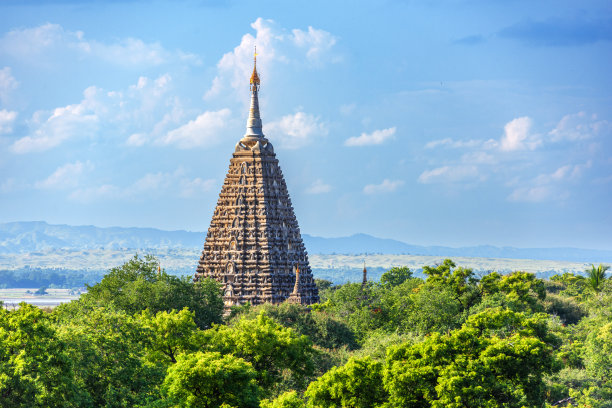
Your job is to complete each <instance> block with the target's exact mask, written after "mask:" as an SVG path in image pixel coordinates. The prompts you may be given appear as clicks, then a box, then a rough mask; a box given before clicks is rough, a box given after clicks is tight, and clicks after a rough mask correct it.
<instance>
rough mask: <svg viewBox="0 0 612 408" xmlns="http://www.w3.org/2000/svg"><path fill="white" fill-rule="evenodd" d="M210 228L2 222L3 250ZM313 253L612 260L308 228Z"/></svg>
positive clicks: (162, 237)
mask: <svg viewBox="0 0 612 408" xmlns="http://www.w3.org/2000/svg"><path fill="white" fill-rule="evenodd" d="M205 237H206V233H204V232H190V231H180V230H179V231H163V230H159V229H155V228H122V227H110V228H100V227H94V226H70V225H50V224H47V223H46V222H43V221H28V222H10V223H3V224H0V254H3V253H4V254H8V253H26V252H41V251H49V250H53V249H74V250H91V249H162V248H163V249H173V248H175V249H180V248H201V247H202V246H203V245H204V239H205ZM302 238H303V239H304V244H305V245H306V249H307V250H308V252H309V253H311V254H333V253H335V254H362V253H382V254H411V255H432V256H445V257H446V256H447V257H454V256H462V257H480V258H511V259H550V260H560V261H572V262H587V263H600V262H602V263H611V262H612V250H595V249H579V248H514V247H495V246H490V245H479V246H471V247H462V248H450V247H443V246H419V245H410V244H407V243H404V242H401V241H396V240H393V239H383V238H376V237H373V236H371V235H366V234H355V235H351V236H350V237H341V238H322V237H315V236H311V235H308V234H302Z"/></svg>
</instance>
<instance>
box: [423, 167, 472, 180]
mask: <svg viewBox="0 0 612 408" xmlns="http://www.w3.org/2000/svg"><path fill="white" fill-rule="evenodd" d="M466 180H469V181H475V180H483V176H481V175H480V174H479V172H478V167H476V166H470V165H458V166H442V167H437V168H435V169H432V170H425V171H424V172H423V173H421V175H420V176H419V178H418V181H419V183H423V184H433V183H456V182H460V181H466Z"/></svg>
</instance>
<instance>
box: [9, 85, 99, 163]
mask: <svg viewBox="0 0 612 408" xmlns="http://www.w3.org/2000/svg"><path fill="white" fill-rule="evenodd" d="M95 93H96V89H95V88H93V87H90V88H87V89H86V90H85V92H84V95H85V98H84V99H83V101H81V103H79V104H74V105H68V106H64V107H61V108H55V109H54V110H53V113H51V115H49V117H48V118H46V119H45V120H43V121H42V122H41V121H40V117H41V116H43V112H37V113H35V114H34V118H33V121H32V122H31V125H32V126H33V127H34V131H33V132H32V133H31V134H30V135H28V136H25V137H22V138H21V139H18V140H16V141H15V142H14V143H13V145H12V146H11V148H12V150H13V152H15V153H30V152H41V151H44V150H48V149H51V148H53V147H56V146H58V145H60V144H61V143H63V142H64V141H66V140H68V139H70V138H74V137H88V136H92V135H93V134H94V133H95V131H96V130H97V128H98V122H99V116H98V114H97V113H96V112H95V109H94V106H93V105H94V104H92V103H91V102H92V97H93V96H94V95H95Z"/></svg>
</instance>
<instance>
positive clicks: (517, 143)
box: [500, 116, 541, 152]
mask: <svg viewBox="0 0 612 408" xmlns="http://www.w3.org/2000/svg"><path fill="white" fill-rule="evenodd" d="M530 129H531V119H530V118H529V117H527V116H523V117H520V118H516V119H512V120H511V121H510V122H508V123H506V126H504V136H502V138H501V141H500V149H501V150H502V151H507V152H509V151H515V150H525V149H529V150H533V149H535V148H536V147H538V146H539V145H540V144H541V142H540V141H539V140H538V139H537V136H533V135H530V133H529V130H530Z"/></svg>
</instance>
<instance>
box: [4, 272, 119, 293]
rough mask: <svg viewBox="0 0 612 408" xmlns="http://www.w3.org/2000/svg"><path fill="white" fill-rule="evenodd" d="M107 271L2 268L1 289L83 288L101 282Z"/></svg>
mask: <svg viewBox="0 0 612 408" xmlns="http://www.w3.org/2000/svg"><path fill="white" fill-rule="evenodd" d="M106 272H107V271H104V270H82V271H75V270H72V269H62V268H28V267H26V268H20V269H12V270H6V269H0V289H9V288H40V287H49V288H63V289H72V288H82V287H84V286H85V285H93V284H95V283H97V282H100V281H101V280H102V278H103V277H104V274H105V273H106Z"/></svg>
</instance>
